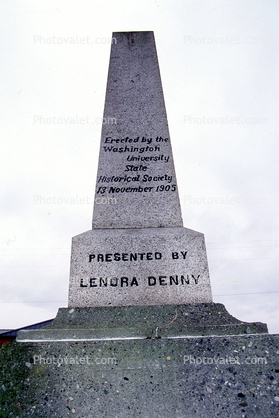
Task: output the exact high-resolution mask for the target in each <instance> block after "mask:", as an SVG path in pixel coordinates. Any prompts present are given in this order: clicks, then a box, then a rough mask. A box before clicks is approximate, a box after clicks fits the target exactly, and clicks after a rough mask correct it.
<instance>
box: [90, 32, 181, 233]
mask: <svg viewBox="0 0 279 418" xmlns="http://www.w3.org/2000/svg"><path fill="white" fill-rule="evenodd" d="M103 122H104V123H103V128H102V136H101V145H100V156H99V167H98V174H97V181H96V190H95V204H94V214H93V229H94V228H144V227H161V226H165V227H178V226H182V225H183V223H182V216H181V209H180V204H179V197H178V190H177V182H176V176H175V170H174V163H173V157H172V149H171V142H170V135H169V129H168V122H167V115H166V109H165V103H164V97H163V90H162V83H161V77H160V71H159V64H158V58H157V53H156V47H155V40H154V35H153V32H117V33H114V34H113V42H112V46H111V56H110V64H109V73H108V82H107V92H106V100H105V109H104V118H103Z"/></svg>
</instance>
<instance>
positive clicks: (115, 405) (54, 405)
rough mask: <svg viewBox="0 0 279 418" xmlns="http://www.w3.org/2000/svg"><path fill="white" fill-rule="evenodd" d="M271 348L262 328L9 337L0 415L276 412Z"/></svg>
mask: <svg viewBox="0 0 279 418" xmlns="http://www.w3.org/2000/svg"><path fill="white" fill-rule="evenodd" d="M102 320H104V318H103V319H102ZM142 320H143V321H144V318H142ZM278 350H279V335H269V334H261V335H245V336H244V335H238V336H219V337H217V336H207V337H194V338H190V337H188V338H187V337H185V338H174V339H164V338H160V339H142V340H128V339H127V340H124V341H86V342H81V341H75V342H40V343H38V342H37V343H36V342H32V343H18V342H16V343H8V344H4V345H3V346H2V348H1V350H0V368H1V371H2V373H1V375H0V376H1V377H0V387H1V388H2V389H1V396H2V398H1V405H0V410H1V412H0V415H1V416H3V417H7V416H21V417H28V418H29V417H46V418H48V417H49V418H54V417H59V418H60V417H66V416H69V415H70V416H72V415H73V416H76V417H86V418H95V417H98V418H103V417H104V418H107V417H114V418H120V417H121V418H130V417H144V418H169V417H174V418H193V417H197V418H208V417H221V418H228V417H230V418H240V417H253V418H262V417H269V418H273V417H278V416H279V392H278V381H279V356H278V352H279V351H278ZM11 413H12V414H13V415H11ZM9 414H10V415H9Z"/></svg>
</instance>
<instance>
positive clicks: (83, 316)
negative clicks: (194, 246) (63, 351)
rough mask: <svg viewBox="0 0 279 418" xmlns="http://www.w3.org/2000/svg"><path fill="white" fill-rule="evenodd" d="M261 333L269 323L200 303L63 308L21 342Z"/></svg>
mask: <svg viewBox="0 0 279 418" xmlns="http://www.w3.org/2000/svg"><path fill="white" fill-rule="evenodd" d="M260 333H268V329H267V326H266V324H263V323H260V322H254V323H248V322H243V321H240V320H238V319H236V318H234V317H233V316H232V315H230V314H229V313H228V311H227V310H226V308H225V306H224V305H222V304H221V303H199V304H196V305H192V304H189V305H165V306H141V307H140V306H121V307H117V306H114V307H95V308H60V309H59V311H58V314H57V316H56V318H55V319H54V320H53V321H52V323H51V324H50V325H48V326H46V327H43V328H40V329H38V330H22V331H20V332H19V334H18V336H17V341H19V342H24V341H25V342H29V341H69V340H71V341H97V340H121V339H125V338H131V339H145V338H182V337H185V336H192V337H193V336H206V335H215V336H216V335H220V336H223V335H239V334H260Z"/></svg>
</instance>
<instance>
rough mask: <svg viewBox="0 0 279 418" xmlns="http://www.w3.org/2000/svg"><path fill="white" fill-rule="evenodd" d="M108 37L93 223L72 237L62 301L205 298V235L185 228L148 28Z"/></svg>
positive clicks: (207, 298) (105, 303) (153, 301)
mask: <svg viewBox="0 0 279 418" xmlns="http://www.w3.org/2000/svg"><path fill="white" fill-rule="evenodd" d="M113 39H114V40H116V42H113V44H112V46H111V56H110V64H109V72H108V82H107V91H106V100H105V109H104V119H103V120H104V121H107V123H106V124H103V128H102V135H101V144H100V155H99V166H98V173H97V182H96V190H95V204H94V212H93V225H92V226H93V228H92V230H90V231H87V232H85V233H83V234H80V235H78V236H76V237H74V238H73V242H72V256H71V273H70V286H69V307H96V306H129V305H132V306H136V305H137V306H140V305H172V304H173V305H175V304H185V303H202V302H204V303H209V302H212V295H211V287H210V280H209V273H208V264H207V257H206V249H205V242H204V236H203V234H201V233H199V232H195V231H192V230H190V229H186V228H183V223H182V216H181V209H180V203H179V196H178V190H177V181H176V175H175V169H174V162H173V156H172V149H171V142H170V135H169V129H168V122H167V115H166V109H165V103H164V97H163V90H162V83H161V78H160V71H159V64H158V58H157V53H156V47H155V40H154V35H153V32H120V33H119V32H117V33H114V34H113ZM109 121H111V122H112V123H109Z"/></svg>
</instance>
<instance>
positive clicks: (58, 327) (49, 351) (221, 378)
mask: <svg viewBox="0 0 279 418" xmlns="http://www.w3.org/2000/svg"><path fill="white" fill-rule="evenodd" d="M113 38H114V39H116V40H117V42H116V43H114V44H113V45H112V47H111V57H110V65H109V74H108V83H107V93H106V101H105V110H104V118H105V120H109V118H110V119H112V118H113V120H116V123H114V124H106V125H103V129H102V135H101V145H100V156H99V167H98V174H97V181H96V190H95V205H94V213H93V224H92V230H90V231H87V232H84V233H82V234H80V235H78V236H76V237H74V238H73V241H72V253H71V270H70V283H69V304H68V308H60V309H59V311H58V314H57V316H56V318H55V320H54V321H53V322H52V324H51V325H49V326H47V327H45V328H41V329H39V330H29V331H21V332H20V333H19V334H18V338H17V341H18V342H17V343H14V344H11V345H6V347H5V345H4V348H3V349H2V350H1V351H0V363H1V364H2V370H3V375H2V376H3V377H2V381H1V384H2V390H3V393H4V396H3V399H4V401H3V402H2V415H1V413H0V415H1V416H8V413H10V415H11V413H12V414H14V415H13V416H16V415H19V414H20V416H24V417H29V416H34V417H36V416H38V417H39V416H45V417H55V416H57V417H64V416H69V415H71V414H77V415H76V416H80V417H91V418H93V417H115V418H120V417H124V418H126V417H127V418H128V417H129V418H130V417H145V418H153V417H154V418H155V417H157V418H159V417H160V418H162V417H163V418H169V417H176V418H182V417H183V418H184V417H189V418H193V417H199V418H200V417H209V416H210V417H213V416H214V417H215V416H220V417H224V418H225V417H246V416H253V417H263V416H268V417H277V416H279V392H278V383H277V382H278V373H279V361H278V352H279V338H278V335H274V336H272V335H269V334H268V331H267V327H266V324H262V323H245V322H242V321H239V320H237V319H236V318H233V317H232V316H231V315H230V314H229V313H228V312H227V311H226V309H225V307H224V306H223V305H222V304H216V303H213V301H212V294H211V287H210V280H209V273H208V263H207V257H206V249H205V240H204V236H203V234H201V233H199V232H196V231H193V230H191V229H187V228H183V224H182V216H181V210H180V205H179V197H178V190H177V182H176V175H175V169H174V162H173V157H172V149H171V142H170V135H169V130H168V123H167V117H166V110H165V105H164V98H163V91H162V85H161V79H160V73H159V65H158V59H157V54H156V48H155V41H154V36H153V32H117V33H114V34H113ZM276 353H277V354H276ZM1 358H2V360H1ZM248 359H250V360H249V361H248ZM251 359H254V360H257V361H256V362H252V361H251ZM259 359H261V360H262V362H259V361H258V360H259ZM109 360H113V361H109ZM114 360H115V361H114ZM263 360H265V362H263ZM28 389H29V390H28ZM19 412H20V413H19ZM246 413H247V415H246ZM11 416H12V415H11Z"/></svg>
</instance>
